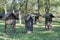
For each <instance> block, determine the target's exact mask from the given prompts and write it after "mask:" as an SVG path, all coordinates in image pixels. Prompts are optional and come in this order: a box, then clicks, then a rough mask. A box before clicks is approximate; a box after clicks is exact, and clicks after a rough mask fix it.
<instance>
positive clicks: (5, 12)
mask: <svg viewBox="0 0 60 40" xmlns="http://www.w3.org/2000/svg"><path fill="white" fill-rule="evenodd" d="M4 9H5V14H7V0H5V7H4Z"/></svg>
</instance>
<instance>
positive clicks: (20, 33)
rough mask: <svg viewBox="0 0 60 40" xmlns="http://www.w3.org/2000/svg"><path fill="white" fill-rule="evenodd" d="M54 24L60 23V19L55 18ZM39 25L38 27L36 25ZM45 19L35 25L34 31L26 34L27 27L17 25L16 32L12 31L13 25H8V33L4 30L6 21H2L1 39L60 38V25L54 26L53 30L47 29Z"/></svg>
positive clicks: (50, 39)
mask: <svg viewBox="0 0 60 40" xmlns="http://www.w3.org/2000/svg"><path fill="white" fill-rule="evenodd" d="M52 24H53V25H59V24H60V19H54V21H53V23H52ZM36 26H38V27H36ZM42 26H44V20H43V19H42V20H40V23H39V24H38V25H35V26H34V30H33V33H31V34H26V33H25V27H24V26H22V25H17V26H16V32H15V33H14V32H13V31H11V30H10V29H11V27H9V26H8V27H7V29H8V30H9V32H8V33H5V32H4V21H2V22H0V40H60V26H53V28H52V30H50V31H48V30H45V28H44V27H42Z"/></svg>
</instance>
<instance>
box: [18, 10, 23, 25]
mask: <svg viewBox="0 0 60 40" xmlns="http://www.w3.org/2000/svg"><path fill="white" fill-rule="evenodd" d="M19 22H20V24H22V21H21V11H19Z"/></svg>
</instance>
